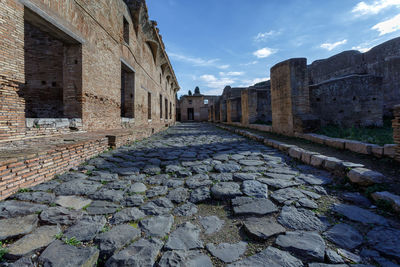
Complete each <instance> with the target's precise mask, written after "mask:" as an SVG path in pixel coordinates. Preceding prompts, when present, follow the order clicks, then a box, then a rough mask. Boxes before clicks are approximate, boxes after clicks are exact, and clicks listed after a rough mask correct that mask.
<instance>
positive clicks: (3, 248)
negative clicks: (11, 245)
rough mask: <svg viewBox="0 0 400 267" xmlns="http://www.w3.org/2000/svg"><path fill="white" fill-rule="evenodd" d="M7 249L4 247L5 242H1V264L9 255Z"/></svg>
mask: <svg viewBox="0 0 400 267" xmlns="http://www.w3.org/2000/svg"><path fill="white" fill-rule="evenodd" d="M7 251H8V250H7V248H6V247H4V246H3V242H1V241H0V262H2V261H3V256H4V255H5V254H6V253H7Z"/></svg>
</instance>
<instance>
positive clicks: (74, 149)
mask: <svg viewBox="0 0 400 267" xmlns="http://www.w3.org/2000/svg"><path fill="white" fill-rule="evenodd" d="M106 149H108V140H107V138H106V137H103V138H99V139H94V140H89V141H84V142H80V143H76V144H73V145H64V146H58V147H57V148H54V149H52V150H49V151H46V152H43V153H39V154H33V155H32V154H30V155H27V156H25V157H21V158H13V159H9V160H3V161H1V162H0V199H4V198H6V197H7V196H9V195H11V194H13V193H15V192H17V191H18V189H20V188H28V187H31V186H34V185H36V184H40V183H42V182H45V181H48V180H51V179H53V177H54V175H56V174H60V173H63V172H65V171H67V170H68V169H70V168H71V167H74V166H77V165H79V164H80V163H82V162H84V161H85V160H87V159H89V158H91V157H93V156H95V155H98V154H99V153H101V152H103V151H104V150H106Z"/></svg>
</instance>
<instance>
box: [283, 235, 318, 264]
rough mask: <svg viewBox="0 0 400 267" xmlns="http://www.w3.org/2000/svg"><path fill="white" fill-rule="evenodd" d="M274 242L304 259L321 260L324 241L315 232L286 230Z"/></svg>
mask: <svg viewBox="0 0 400 267" xmlns="http://www.w3.org/2000/svg"><path fill="white" fill-rule="evenodd" d="M275 242H276V244H277V245H279V246H280V247H282V248H283V249H285V250H288V251H291V252H293V253H295V254H297V255H298V256H299V257H301V258H303V259H306V260H316V261H323V260H324V257H325V242H324V240H323V239H322V237H321V236H320V235H319V234H317V233H315V232H286V233H285V234H284V235H280V236H278V237H277V238H276V241H275Z"/></svg>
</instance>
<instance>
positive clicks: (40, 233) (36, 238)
mask: <svg viewBox="0 0 400 267" xmlns="http://www.w3.org/2000/svg"><path fill="white" fill-rule="evenodd" d="M59 232H61V229H60V227H58V226H56V225H54V226H48V225H45V226H41V227H39V228H37V229H36V230H34V231H33V232H32V233H31V234H28V235H26V236H24V237H23V238H21V239H19V240H18V241H16V242H15V243H13V244H12V245H11V246H9V247H8V251H7V254H6V255H5V256H6V257H7V258H9V259H18V258H21V257H24V256H29V255H32V254H33V253H35V252H36V251H39V250H41V249H43V248H45V247H47V246H48V245H49V244H50V243H51V242H53V241H54V240H55V236H56V235H57V234H58V233H59Z"/></svg>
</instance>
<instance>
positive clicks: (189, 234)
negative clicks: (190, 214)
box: [165, 222, 204, 250]
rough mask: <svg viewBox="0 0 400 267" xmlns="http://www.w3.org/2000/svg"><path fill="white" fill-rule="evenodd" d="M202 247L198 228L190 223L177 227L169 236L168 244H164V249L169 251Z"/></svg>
mask: <svg viewBox="0 0 400 267" xmlns="http://www.w3.org/2000/svg"><path fill="white" fill-rule="evenodd" d="M203 247H204V246H203V242H202V241H201V240H200V228H198V227H197V226H195V225H193V224H191V223H190V222H185V223H183V224H182V225H180V226H178V227H177V229H176V230H175V231H173V232H172V233H171V234H170V236H169V238H168V242H167V243H166V244H165V248H166V249H169V250H176V249H179V250H190V249H195V248H203Z"/></svg>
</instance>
